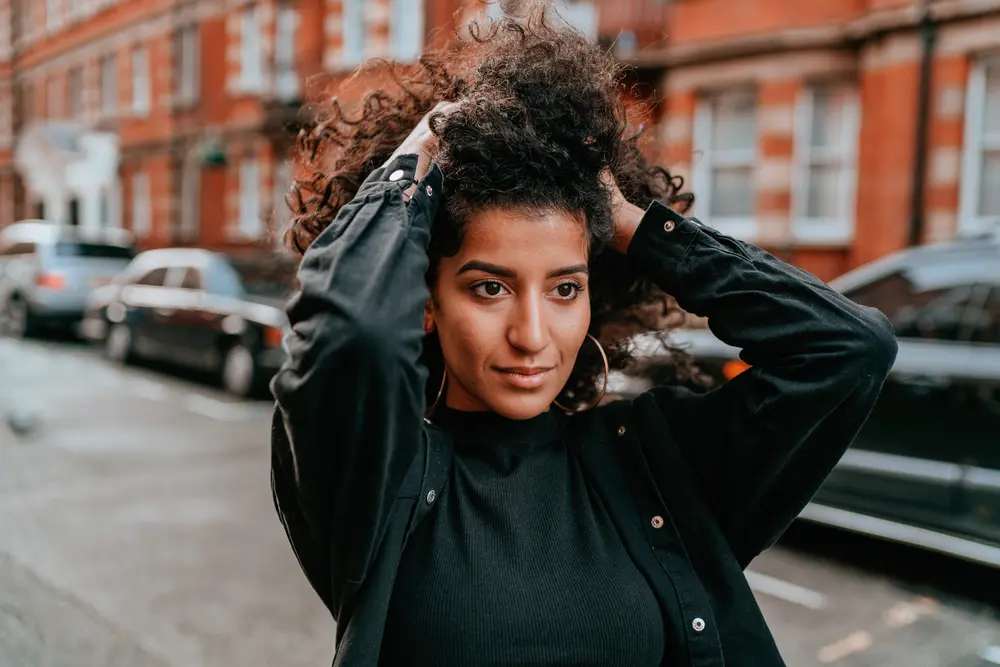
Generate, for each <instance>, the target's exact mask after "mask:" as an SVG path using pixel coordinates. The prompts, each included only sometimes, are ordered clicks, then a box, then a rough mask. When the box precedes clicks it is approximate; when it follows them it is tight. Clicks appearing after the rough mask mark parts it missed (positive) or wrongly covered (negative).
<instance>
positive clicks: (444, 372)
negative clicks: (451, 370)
mask: <svg viewBox="0 0 1000 667" xmlns="http://www.w3.org/2000/svg"><path fill="white" fill-rule="evenodd" d="M447 380H448V371H447V370H446V369H445V370H442V371H441V386H440V387H438V393H437V396H436V397H435V398H434V402H433V403H431V407H429V408H427V412H426V414H428V415H429V414H431V413H432V412H434V410H435V408H437V406H438V403H440V402H441V396H443V395H444V384H445V382H447Z"/></svg>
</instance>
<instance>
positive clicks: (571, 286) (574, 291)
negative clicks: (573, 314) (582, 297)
mask: <svg viewBox="0 0 1000 667" xmlns="http://www.w3.org/2000/svg"><path fill="white" fill-rule="evenodd" d="M580 290H581V288H580V286H579V285H577V284H576V283H563V284H562V285H560V286H559V287H557V288H556V294H558V295H559V298H560V299H575V298H576V297H577V296H578V295H579V293H580Z"/></svg>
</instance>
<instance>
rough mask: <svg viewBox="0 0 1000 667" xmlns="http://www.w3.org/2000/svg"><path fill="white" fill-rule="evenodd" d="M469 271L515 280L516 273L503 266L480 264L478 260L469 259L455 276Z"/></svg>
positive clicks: (487, 263)
mask: <svg viewBox="0 0 1000 667" xmlns="http://www.w3.org/2000/svg"><path fill="white" fill-rule="evenodd" d="M469 271H482V272H483V273H492V274H493V275H495V276H502V277H504V278H511V279H514V278H517V272H516V271H514V270H513V269H508V268H507V267H505V266H498V265H496V264H490V263H489V262H482V261H480V260H478V259H471V260H469V261H468V262H466V263H465V264H463V265H462V268H460V269H459V270H458V274H457V275H462V274H463V273H468V272H469Z"/></svg>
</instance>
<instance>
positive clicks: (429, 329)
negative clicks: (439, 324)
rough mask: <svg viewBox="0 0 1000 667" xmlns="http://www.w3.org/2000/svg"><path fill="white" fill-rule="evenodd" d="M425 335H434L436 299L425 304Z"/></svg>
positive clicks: (431, 299) (430, 299) (428, 300)
mask: <svg viewBox="0 0 1000 667" xmlns="http://www.w3.org/2000/svg"><path fill="white" fill-rule="evenodd" d="M424 333H425V334H429V333H434V299H433V298H429V299H427V301H425V302H424Z"/></svg>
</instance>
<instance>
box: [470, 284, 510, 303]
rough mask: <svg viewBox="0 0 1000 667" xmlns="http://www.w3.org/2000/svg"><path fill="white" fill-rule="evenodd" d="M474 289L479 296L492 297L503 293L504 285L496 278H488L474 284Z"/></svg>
mask: <svg viewBox="0 0 1000 667" xmlns="http://www.w3.org/2000/svg"><path fill="white" fill-rule="evenodd" d="M472 290H473V292H475V293H476V295H478V296H482V297H486V298H489V299H492V298H496V297H498V296H500V295H501V294H503V290H504V286H503V285H502V284H500V283H498V282H497V281H495V280H487V281H486V282H483V283H479V284H478V285H476V286H474V287H473V288H472Z"/></svg>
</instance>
